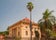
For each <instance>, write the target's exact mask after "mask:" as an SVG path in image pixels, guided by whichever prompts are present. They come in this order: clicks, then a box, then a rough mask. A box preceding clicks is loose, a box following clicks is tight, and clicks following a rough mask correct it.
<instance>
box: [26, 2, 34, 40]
mask: <svg viewBox="0 0 56 40" xmlns="http://www.w3.org/2000/svg"><path fill="white" fill-rule="evenodd" d="M27 9H28V10H29V11H30V32H31V39H30V40H32V23H31V20H32V18H31V17H32V13H31V11H32V9H33V4H32V2H28V3H27Z"/></svg>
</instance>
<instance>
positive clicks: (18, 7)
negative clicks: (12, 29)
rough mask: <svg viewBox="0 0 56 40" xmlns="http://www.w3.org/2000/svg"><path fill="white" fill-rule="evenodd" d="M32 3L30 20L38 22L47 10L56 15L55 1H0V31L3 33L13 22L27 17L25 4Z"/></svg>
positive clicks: (27, 12)
mask: <svg viewBox="0 0 56 40" xmlns="http://www.w3.org/2000/svg"><path fill="white" fill-rule="evenodd" d="M30 1H31V2H32V3H33V4H34V9H33V11H32V20H33V21H34V22H36V23H37V22H38V20H39V19H41V17H42V13H43V12H44V11H45V10H46V9H47V8H48V9H49V10H54V12H53V15H54V16H55V15H56V0H0V31H5V30H6V29H7V28H8V26H10V25H12V24H14V23H15V22H17V21H19V20H21V19H23V18H25V17H28V18H29V15H30V14H29V11H28V10H27V7H26V5H27V3H28V2H30Z"/></svg>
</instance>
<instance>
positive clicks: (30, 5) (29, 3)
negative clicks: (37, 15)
mask: <svg viewBox="0 0 56 40" xmlns="http://www.w3.org/2000/svg"><path fill="white" fill-rule="evenodd" d="M27 8H28V10H29V11H30V12H31V11H32V9H33V8H34V6H33V4H32V2H28V3H27Z"/></svg>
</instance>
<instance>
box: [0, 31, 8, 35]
mask: <svg viewBox="0 0 56 40" xmlns="http://www.w3.org/2000/svg"><path fill="white" fill-rule="evenodd" d="M0 34H4V35H8V34H9V32H8V31H4V32H0Z"/></svg>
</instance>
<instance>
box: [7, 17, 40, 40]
mask: <svg viewBox="0 0 56 40" xmlns="http://www.w3.org/2000/svg"><path fill="white" fill-rule="evenodd" d="M35 30H36V31H38V32H39V38H41V32H40V28H39V26H38V24H37V23H35V22H32V38H35ZM8 31H9V36H10V37H17V38H19V37H20V38H21V39H25V40H26V39H30V35H31V34H30V20H29V19H28V18H24V19H22V20H20V21H18V22H16V23H14V24H13V25H11V26H9V28H8Z"/></svg>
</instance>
